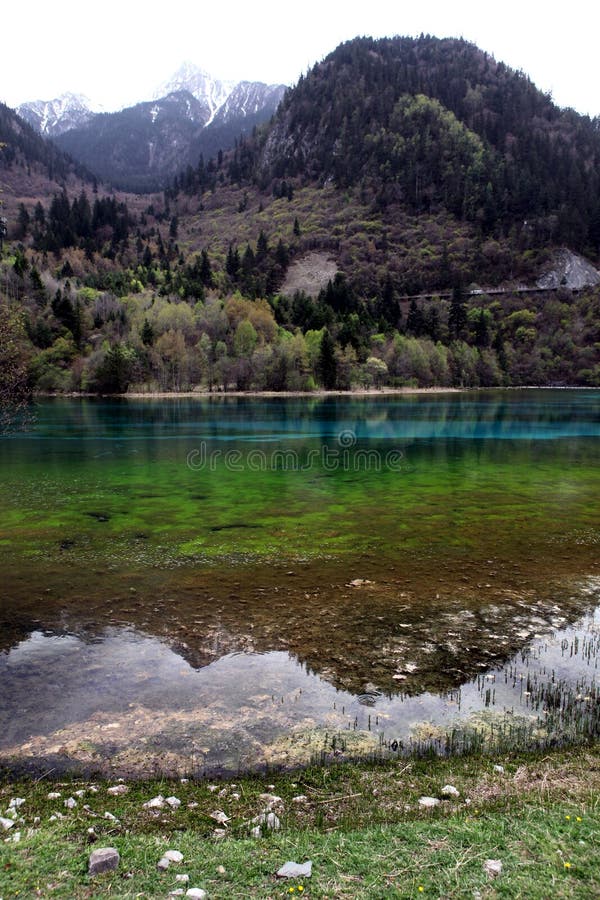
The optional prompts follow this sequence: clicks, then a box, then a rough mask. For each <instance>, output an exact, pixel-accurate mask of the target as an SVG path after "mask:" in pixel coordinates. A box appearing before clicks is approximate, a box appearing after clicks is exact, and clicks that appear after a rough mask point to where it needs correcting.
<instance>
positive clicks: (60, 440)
mask: <svg viewBox="0 0 600 900" xmlns="http://www.w3.org/2000/svg"><path fill="white" fill-rule="evenodd" d="M599 450H600V392H599V391H596V390H522V391H516V390H515V391H485V392H483V391H482V392H473V393H471V392H464V393H439V394H438V393H436V394H434V393H426V394H405V395H369V396H363V397H361V396H351V397H346V396H329V397H319V396H314V397H264V398H258V397H256V398H254V397H227V396H215V397H198V398H179V399H177V398H173V399H168V400H155V399H141V400H133V399H131V400H111V401H109V400H90V399H55V400H54V399H53V400H45V401H42V402H40V403H38V404H37V406H36V408H35V415H34V418H33V421H32V422H31V423H30V425H29V427H28V428H27V429H26V430H24V431H21V432H15V433H12V434H9V435H4V436H1V437H0V509H1V511H2V514H1V518H0V566H1V571H2V586H1V589H0V684H1V685H2V692H1V693H2V700H1V703H0V726H1V728H0V735H1V737H0V763H1V764H4V765H6V766H9V767H12V768H31V769H37V768H41V767H47V766H48V765H52V766H53V767H56V768H58V769H61V768H63V769H69V768H75V769H84V770H87V771H115V770H118V771H122V772H123V773H137V774H145V773H150V772H156V771H164V772H165V773H169V774H171V773H180V774H183V773H186V774H189V773H192V774H203V773H211V772H218V771H237V770H238V769H244V770H246V769H253V768H257V767H261V766H264V765H294V764H298V763H303V762H306V761H309V760H310V759H314V758H338V757H340V756H341V757H342V758H343V756H344V755H346V754H348V755H367V754H371V753H375V754H383V755H387V754H390V753H397V752H402V751H403V750H408V749H410V748H415V747H416V748H421V747H424V746H428V745H432V746H434V748H435V749H437V750H438V751H439V752H452V751H453V750H457V751H458V750H462V749H468V748H469V747H470V746H480V745H481V746H488V747H490V748H491V747H493V746H498V745H504V744H506V745H511V743H514V744H526V745H534V746H546V745H549V744H551V743H552V742H556V741H573V740H583V739H585V738H586V737H587V736H589V735H594V734H596V733H597V731H598V730H600V729H598V728H597V722H598V715H597V710H596V707H597V685H596V674H597V673H596V669H597V657H598V641H599V639H600V612H599V608H600V561H599V554H598V550H599V546H600V465H599V461H600V453H599Z"/></svg>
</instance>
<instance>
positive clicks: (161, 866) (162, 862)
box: [156, 856, 171, 872]
mask: <svg viewBox="0 0 600 900" xmlns="http://www.w3.org/2000/svg"><path fill="white" fill-rule="evenodd" d="M170 865H171V860H170V859H167V858H166V857H165V856H161V858H160V859H159V861H158V862H157V863H156V868H157V869H158V871H159V872H166V871H167V869H168V868H169V866H170Z"/></svg>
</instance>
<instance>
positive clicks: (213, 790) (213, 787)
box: [206, 784, 218, 794]
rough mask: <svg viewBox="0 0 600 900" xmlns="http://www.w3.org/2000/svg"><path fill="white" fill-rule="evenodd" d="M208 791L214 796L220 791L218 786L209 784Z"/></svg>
mask: <svg viewBox="0 0 600 900" xmlns="http://www.w3.org/2000/svg"><path fill="white" fill-rule="evenodd" d="M206 789H207V791H210V792H211V794H212V793H214V792H215V791H217V790H218V785H216V784H209V785H207V788H206Z"/></svg>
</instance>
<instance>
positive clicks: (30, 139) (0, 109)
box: [0, 103, 93, 182]
mask: <svg viewBox="0 0 600 900" xmlns="http://www.w3.org/2000/svg"><path fill="white" fill-rule="evenodd" d="M0 144H1V145H2V154H1V155H0V173H1V172H2V171H4V172H6V171H8V170H9V169H13V168H15V167H18V166H20V167H21V168H27V167H29V168H31V166H32V165H34V166H35V165H37V166H38V168H40V169H43V170H44V172H45V174H46V175H47V177H48V179H49V180H51V181H56V182H61V181H64V180H65V179H67V178H68V177H69V175H73V174H75V175H77V176H78V177H80V178H83V179H85V180H88V181H90V182H92V181H93V176H92V174H91V173H90V171H89V170H88V169H86V168H85V166H83V165H82V164H81V163H77V162H75V161H74V160H73V159H72V158H71V157H70V156H68V155H67V154H66V153H65V152H64V151H62V150H59V149H58V147H56V146H55V145H54V144H53V143H51V142H50V141H46V140H44V138H43V137H41V136H40V135H39V134H38V133H37V132H36V131H35V130H34V129H33V128H32V127H31V125H29V124H28V123H27V122H25V121H24V120H23V119H22V118H21V117H20V116H18V115H17V114H16V113H15V111H14V110H12V109H10V108H9V107H8V106H6V105H5V104H4V103H0Z"/></svg>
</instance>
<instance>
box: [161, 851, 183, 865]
mask: <svg viewBox="0 0 600 900" xmlns="http://www.w3.org/2000/svg"><path fill="white" fill-rule="evenodd" d="M163 856H164V857H165V859H169V860H170V861H171V862H173V863H180V862H183V853H181V851H180V850H167V852H166V853H163Z"/></svg>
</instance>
